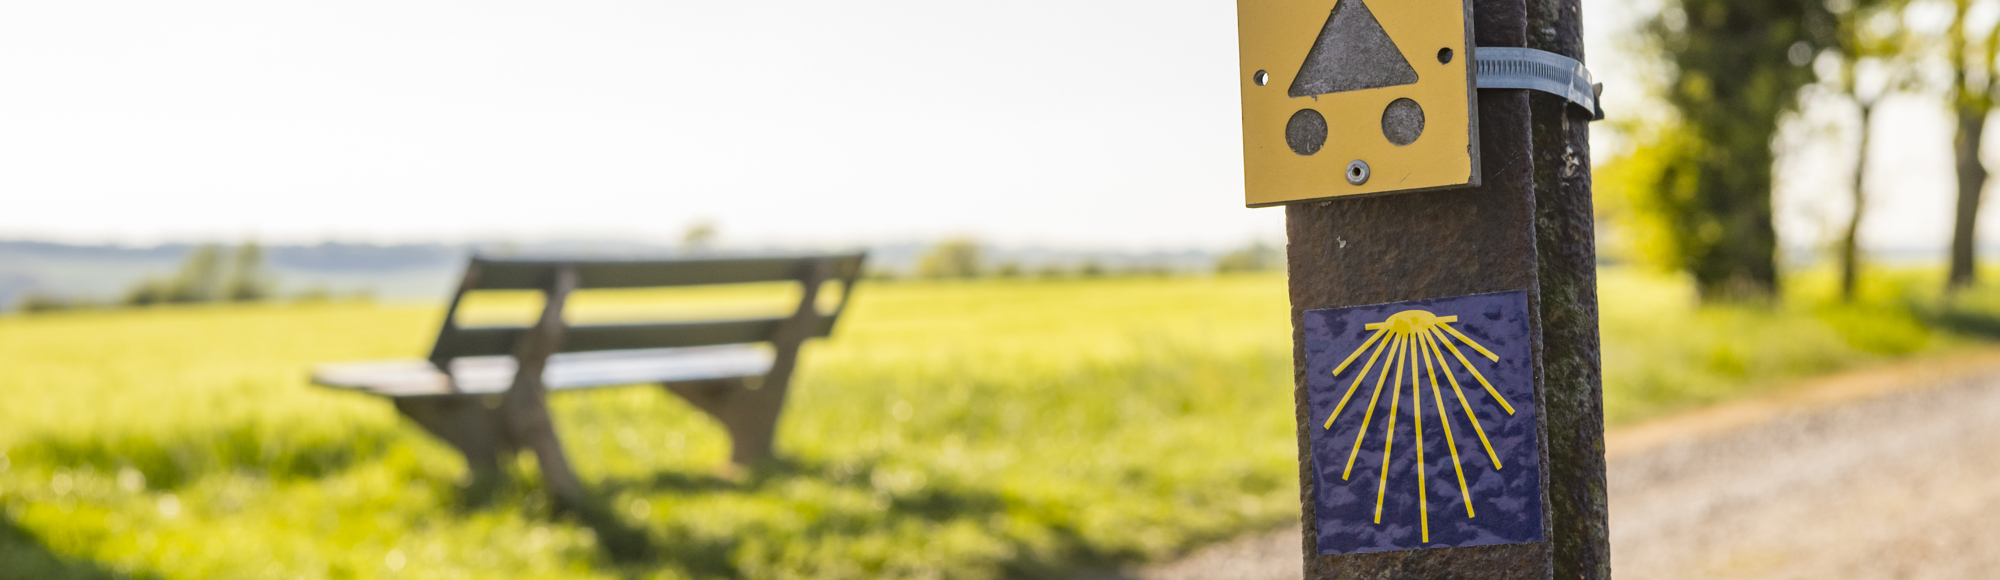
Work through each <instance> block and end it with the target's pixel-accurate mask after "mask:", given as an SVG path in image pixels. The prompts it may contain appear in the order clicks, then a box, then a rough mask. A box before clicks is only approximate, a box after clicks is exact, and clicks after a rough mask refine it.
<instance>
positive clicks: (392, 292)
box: [0, 241, 1216, 311]
mask: <svg viewBox="0 0 2000 580" xmlns="http://www.w3.org/2000/svg"><path fill="white" fill-rule="evenodd" d="M930 246H931V244H929V243H924V242H904V243H892V244H881V245H877V246H874V247H872V248H869V249H868V267H869V269H870V270H871V271H876V272H885V273H891V274H895V275H908V274H909V273H911V272H913V271H914V270H915V269H916V264H917V262H918V261H919V260H920V259H921V258H922V256H923V255H924V253H925V252H926V251H928V250H929V249H930ZM195 247H196V246H195V245H192V244H164V245H158V246H151V247H127V246H89V245H69V244H58V243H50V242H36V241H0V311H4V310H7V309H10V308H11V307H12V306H13V305H14V304H15V303H16V301H18V300H19V299H20V298H21V297H22V296H23V295H24V294H25V293H28V292H40V293H45V294H52V295H56V296H61V297H65V298H73V299H74V298H81V299H88V300H94V301H113V300H117V299H118V298H119V297H120V296H122V295H124V293H125V292H126V291H127V290H128V289H130V288H131V287H132V286H133V285H134V284H137V283H138V282H139V281H140V280H143V279H145V278H147V277H154V276H167V275H169V274H172V273H173V272H174V271H175V270H176V269H177V268H178V267H179V266H180V263H181V261H182V260H183V259H185V258H186V257H187V255H188V253H189V252H191V251H193V250H194V248H195ZM794 249H795V248H794ZM264 251H265V253H264V255H265V260H266V265H267V266H268V267H269V269H270V272H271V273H272V274H273V275H275V276H276V278H277V284H278V288H277V291H278V294H279V295H280V296H288V295H296V294H299V293H301V292H303V291H306V290H308V289H320V290H326V291H330V292H333V293H335V294H353V293H368V294H371V295H374V296H376V297H378V298H381V299H385V300H396V301H403V300H442V299H444V297H445V296H446V294H447V293H448V292H450V290H451V288H452V284H454V283H455V282H456V280H457V277H458V275H459V273H460V268H462V267H464V264H465V259H466V257H467V256H470V255H472V254H473V253H474V252H475V251H477V252H480V253H484V254H487V255H508V254H524V255H536V254H548V255H570V256H595V257H627V256H671V255H677V254H676V248H674V247H673V246H667V245H658V244H645V243H637V242H539V243H532V244H509V243H479V244H397V245H374V244H345V243H322V244H314V245H275V246H264ZM783 251H787V248H777V247H769V248H731V249H729V250H728V251H727V253H736V252H749V253H765V252H783ZM1215 260H1216V253H1215V252H1211V251H1207V250H1199V249H1187V250H1159V251H1136V252H1135V251H1091V250H1076V249H1060V248H1046V247H1024V248H988V249H987V251H986V261H987V263H988V266H989V267H997V266H999V265H1001V264H1008V263H1011V264H1015V265H1016V266H1018V267H1020V268H1021V269H1022V270H1024V271H1025V272H1028V273H1030V274H1032V273H1035V272H1040V271H1043V270H1048V269H1056V270H1064V271H1076V270H1080V269H1083V268H1084V267H1085V265H1086V264H1090V265H1095V266H1096V267H1097V268H1098V269H1100V270H1104V271H1112V272H1117V271H1125V270H1138V269H1143V270H1151V271H1160V270H1165V271H1177V272H1207V271H1211V270H1212V269H1213V268H1214V265H1215Z"/></svg>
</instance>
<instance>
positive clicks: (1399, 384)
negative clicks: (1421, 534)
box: [1375, 341, 1416, 524]
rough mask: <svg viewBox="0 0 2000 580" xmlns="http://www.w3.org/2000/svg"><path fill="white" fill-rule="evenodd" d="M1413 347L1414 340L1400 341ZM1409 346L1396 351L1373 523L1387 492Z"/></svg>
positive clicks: (1377, 521)
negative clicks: (1393, 378)
mask: <svg viewBox="0 0 2000 580" xmlns="http://www.w3.org/2000/svg"><path fill="white" fill-rule="evenodd" d="M1402 342H1403V343H1405V344H1406V345H1407V346H1409V347H1415V346H1416V343H1415V342H1414V341H1402ZM1410 350H1411V349H1410V348H1404V349H1402V350H1398V351H1396V382H1395V383H1394V384H1392V385H1390V387H1389V388H1390V393H1389V436H1388V437H1386V438H1383V439H1382V482H1381V483H1379V484H1376V486H1375V523H1378V524H1379V523H1382V496H1384V495H1387V494H1388V493H1389V458H1390V457H1394V456H1395V455H1394V454H1393V452H1394V451H1395V449H1396V410H1397V409H1399V408H1401V407H1402V404H1403V359H1404V358H1405V355H1409V354H1414V353H1412V352H1410ZM1411 362H1415V361H1411Z"/></svg>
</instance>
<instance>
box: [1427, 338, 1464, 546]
mask: <svg viewBox="0 0 2000 580" xmlns="http://www.w3.org/2000/svg"><path fill="white" fill-rule="evenodd" d="M1423 343H1424V344H1425V345H1429V344H1430V342H1429V341H1423ZM1417 350H1419V351H1422V352H1423V357H1424V372H1426V373H1428V374H1429V375H1430V377H1431V402H1432V403H1436V407H1437V410H1438V425H1441V426H1443V427H1444V446H1445V448H1446V449H1450V450H1451V469H1452V472H1454V473H1457V474H1458V497H1460V498H1463V499H1464V500H1465V517H1468V518H1474V517H1479V516H1478V514H1475V513H1473V511H1472V491H1471V490H1470V489H1467V488H1466V486H1465V464H1463V463H1460V462H1459V460H1458V439H1457V438H1456V437H1454V436H1453V435H1452V434H1451V415H1450V414H1449V413H1450V411H1446V410H1445V408H1444V392H1443V391H1442V390H1439V389H1438V373H1437V367H1439V366H1444V359H1439V358H1436V357H1433V356H1431V351H1430V350H1428V349H1424V348H1418V349H1417ZM1433 359H1436V364H1435V365H1433V364H1432V360H1433ZM1446 372H1450V370H1449V369H1446ZM1418 398H1422V395H1418ZM1474 420H1475V421H1476V420H1478V419H1476V418H1475V419H1474Z"/></svg>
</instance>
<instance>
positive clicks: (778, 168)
mask: <svg viewBox="0 0 2000 580" xmlns="http://www.w3.org/2000/svg"><path fill="white" fill-rule="evenodd" d="M1619 6H1620V5H1619V4H1618V3H1616V2H1613V1H1612V0H1586V18H1587V19H1588V21H1587V24H1586V26H1587V29H1588V30H1589V32H1590V42H1591V44H1592V47H1591V50H1592V51H1593V54H1594V55H1601V56H1597V57H1594V58H1593V68H1595V69H1600V70H1599V75H1598V76H1599V77H1600V79H1601V80H1605V81H1607V84H1608V85H1609V86H1610V87H1611V88H1610V89H1609V90H1610V91H1612V92H1613V94H1614V98H1613V99H1612V100H1611V101H1610V102H1611V103H1613V104H1616V103H1618V102H1620V101H1622V100H1624V99H1619V98H1616V97H1615V95H1616V92H1617V91H1621V90H1627V91H1629V90H1632V88H1633V87H1632V84H1631V83H1629V82H1625V83H1623V85H1624V86H1621V81H1620V80H1619V79H1620V78H1622V77H1621V76H1620V74H1621V73H1620V72H1618V71H1614V70H1607V67H1608V68H1617V67H1612V66H1610V65H1613V64H1615V63H1616V62H1617V59H1616V58H1615V57H1614V55H1612V54H1611V51H1615V50H1618V48H1619V47H1617V46H1611V45H1609V44H1608V42H1607V40H1606V39H1607V38H1608V37H1613V36H1614V35H1615V34H1616V33H1617V30H1616V28H1617V23H1618V22H1619V20H1620V19H1629V17H1630V15H1629V14H1622V15H1621V14H1615V13H1610V12H1606V10H1629V8H1619ZM1237 74H1238V71H1237V70H1236V28H1235V4H1234V2H1231V1H1229V0H1205V1H1200V2H1194V1H1185V0H1169V1H1165V2H1162V1H1158V0H1154V1H1139V0H1089V1H1085V0H1018V1H1015V2H1008V3H1001V4H992V3H972V2H939V1H935V0H922V1H919V0H852V1H845V2H804V1H791V0H778V1H772V2H756V3H751V2H660V1H651V2H631V1H597V2H519V1H502V2H493V1H482V2H470V1H432V2H385V1H373V0H350V1H341V2H331V1H320V2H272V1H268V0H263V1H237V2H226V1H215V0H189V1H183V2H136V1H134V2H104V1H91V0H65V1H63V2H11V3H6V4H4V5H0V78H5V79H7V83H6V85H7V90H5V91H0V192H4V193H0V195H4V209H0V239H21V238H30V239H55V240H64V241H75V242H120V243H150V242H156V241H163V240H195V239H223V240H229V239H237V238H242V237H245V236H255V237H257V238H259V239H263V240H267V241H280V242H292V241H301V242H303V241H316V240H326V239H332V240H344V241H430V240H444V241H457V240H467V239H496V238H511V239H516V240H529V239H549V238H569V239H578V238H581V239H605V238H624V239H642V240H651V241H669V240H673V239H675V238H677V237H678V235H679V233H680V232H681V231H682V229H683V228H684V227H685V226H686V225H687V224H688V223H690V222H693V221H696V220H713V221H715V222H716V223H718V224H719V225H720V227H721V231H722V234H723V242H724V243H735V244H763V243H784V244H854V243H872V242H886V241H901V240H913V239H930V238H934V237H938V236H942V235H951V234H970V235H975V236H978V237H980V238H982V239H985V240H988V241H992V242H997V243H1002V244H1016V245H1018V244H1052V245H1064V246H1090V247H1126V248H1154V247H1191V246H1203V247H1220V246H1232V245H1236V244H1240V243H1243V242H1246V241H1248V240H1251V239H1263V240H1267V241H1277V240H1281V239H1282V237H1283V212H1282V210H1278V209H1260V210H1249V209H1244V208H1243V207H1242V162H1241V157H1240V156H1241V145H1240V134H1239V132H1238V127H1237V123H1238V105H1237V96H1236V88H1235V87H1236V82H1235V77H1236V75H1237ZM1625 74H1628V75H1629V73H1625ZM1919 108H1920V107H1919ZM1615 112H1616V110H1615V109H1614V113H1615ZM1885 115H1887V114H1886V113H1885ZM1895 115H1903V114H1902V113H1896V114H1895ZM1933 116H1935V115H1933ZM1905 117H1906V115H1903V116H1893V118H1895V119H1899V121H1896V123H1897V124H1898V125H1899V126H1908V127H1912V128H1915V129H1912V130H1911V131H1905V132H1910V133H1911V134H1912V135H1916V136H1917V137H1921V138H1922V139H1929V140H1935V138H1936V136H1935V135H1932V134H1929V133H1922V132H1921V131H1917V130H1916V129H1921V128H1922V126H1923V125H1924V124H1925V123H1932V124H1936V123H1938V122H1941V118H1940V119H1928V118H1922V115H1921V114H1917V115H1916V117H1909V118H1907V119H1906V118H1905ZM1886 120H1888V119H1885V121H1886ZM1934 132H1935V131H1934ZM1897 139H1899V137H1885V138H1883V139H1882V141H1883V142H1885V143H1891V144H1892V145H1890V146H1891V148H1892V149H1893V150H1894V152H1895V153H1896V154H1898V155H1905V156H1907V155H1916V156H1918V157H1920V159H1918V160H1917V162H1912V163H1903V162H1900V161H1892V163H1894V164H1895V166H1898V167H1918V168H1922V170H1923V171H1926V172H1930V171H1932V170H1933V169H1935V168H1933V167H1931V166H1932V165H1937V163H1936V159H1931V158H1929V157H1925V156H1935V155H1936V154H1937V151H1934V150H1935V149H1938V147H1944V148H1946V149H1943V151H1944V152H1945V156H1944V160H1945V161H1944V162H1945V163H1946V165H1945V166H1944V167H1946V168H1948V167H1949V165H1948V160H1949V155H1948V147H1949V143H1948V141H1946V142H1941V143H1938V144H1937V146H1936V147H1930V148H1929V149H1925V147H1929V145H1924V144H1916V145H1910V146H1907V147H1905V146H1894V145H1893V143H1894V142H1896V140H1897ZM1896 159H1901V157H1897V158H1896ZM1927 164H1928V165H1927ZM1822 173H1823V172H1822ZM1885 179H1886V178H1885ZM1933 182H1935V183H1933ZM1898 183H1899V184H1902V185H1906V186H1907V187H1906V188H1905V189H1908V190H1909V191H1907V192H1904V191H1899V192H1897V193H1896V195H1897V196H1899V199H1908V200H1913V201H1911V202H1910V203H1907V204H1905V203H1889V204H1881V205H1882V206H1884V209H1883V212H1884V217H1883V218H1882V219H1881V220H1879V221H1878V223H1876V224H1871V229H1870V230H1869V231H1870V233H1871V241H1878V242H1884V243H1887V242H1892V241H1893V242H1901V241H1903V240H1904V239H1905V238H1907V239H1908V240H1909V241H1925V242H1929V241H1931V240H1930V239H1929V238H1932V237H1938V236H1937V234H1936V224H1937V223H1943V222H1941V221H1938V220H1942V219H1944V218H1943V217H1939V216H1937V215H1933V214H1936V213H1937V211H1938V210H1939V208H1934V207H1932V206H1936V205H1938V202H1940V201H1942V202H1943V203H1945V204H1946V205H1945V206H1943V209H1944V210H1946V211H1948V209H1949V206H1948V203H1949V201H1948V195H1949V175H1942V176H1938V178H1937V179H1933V180H1931V181H1924V180H1922V179H1913V180H1899V181H1898ZM1926 188H1928V189H1926ZM1940 188H1941V189H1940ZM1808 189H1810V188H1808ZM1930 189H1940V191H1939V192H1931V191H1929V190H1930ZM1920 190H1921V191H1920ZM1794 197H1796V196H1794ZM1932 197H1936V198H1938V199H1935V200H1934V199H1931V198H1932ZM1898 212H1902V213H1908V214H1909V215H1907V216H1904V215H1902V213H1898ZM1793 229H1796V228H1793ZM1988 230H1989V231H1992V228H1989V229H1988ZM1876 238H1880V239H1879V240H1877V239H1876ZM1932 245H1936V244H1932Z"/></svg>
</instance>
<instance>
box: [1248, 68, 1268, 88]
mask: <svg viewBox="0 0 2000 580" xmlns="http://www.w3.org/2000/svg"><path fill="white" fill-rule="evenodd" d="M1250 82H1254V83H1257V86H1260V87H1261V86H1264V85H1265V84H1266V83H1269V82H1271V73H1267V72H1264V71H1261V70H1260V71H1257V74H1254V75H1250Z"/></svg>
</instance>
